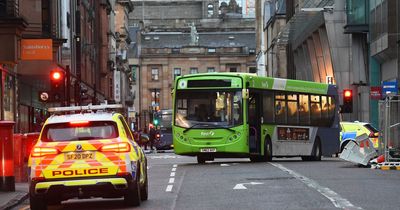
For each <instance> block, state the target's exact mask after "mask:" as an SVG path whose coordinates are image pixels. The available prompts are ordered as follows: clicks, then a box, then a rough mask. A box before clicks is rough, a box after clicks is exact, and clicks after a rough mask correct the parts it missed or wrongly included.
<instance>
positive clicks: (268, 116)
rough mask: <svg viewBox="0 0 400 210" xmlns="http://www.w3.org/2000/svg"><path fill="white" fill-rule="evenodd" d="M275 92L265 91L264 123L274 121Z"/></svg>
mask: <svg viewBox="0 0 400 210" xmlns="http://www.w3.org/2000/svg"><path fill="white" fill-rule="evenodd" d="M273 107H274V93H273V92H270V91H268V92H265V93H264V96H263V119H264V123H272V122H274V109H273Z"/></svg>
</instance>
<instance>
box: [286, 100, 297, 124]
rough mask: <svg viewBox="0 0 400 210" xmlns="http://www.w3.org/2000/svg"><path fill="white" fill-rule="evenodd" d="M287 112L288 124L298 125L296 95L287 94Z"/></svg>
mask: <svg viewBox="0 0 400 210" xmlns="http://www.w3.org/2000/svg"><path fill="white" fill-rule="evenodd" d="M287 110H288V117H287V121H288V123H289V124H294V125H296V124H298V117H299V112H298V107H297V94H288V95H287Z"/></svg>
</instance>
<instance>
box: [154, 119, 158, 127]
mask: <svg viewBox="0 0 400 210" xmlns="http://www.w3.org/2000/svg"><path fill="white" fill-rule="evenodd" d="M158 123H159V121H158V119H157V118H156V119H154V120H153V124H154V126H157V125H158Z"/></svg>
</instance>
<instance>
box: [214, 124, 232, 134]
mask: <svg viewBox="0 0 400 210" xmlns="http://www.w3.org/2000/svg"><path fill="white" fill-rule="evenodd" d="M217 128H223V129H226V130H228V131H230V132H233V133H235V132H236V131H235V130H233V129H232V128H229V127H226V126H222V125H221V126H219V127H217Z"/></svg>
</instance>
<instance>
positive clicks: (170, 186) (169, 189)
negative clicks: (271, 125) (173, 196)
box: [165, 184, 174, 192]
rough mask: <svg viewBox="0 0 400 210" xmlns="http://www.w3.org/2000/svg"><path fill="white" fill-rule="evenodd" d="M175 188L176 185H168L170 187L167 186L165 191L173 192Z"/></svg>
mask: <svg viewBox="0 0 400 210" xmlns="http://www.w3.org/2000/svg"><path fill="white" fill-rule="evenodd" d="M173 186H174V185H172V184H170V185H168V186H167V189H165V191H166V192H171V191H172V187H173Z"/></svg>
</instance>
